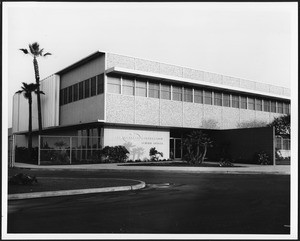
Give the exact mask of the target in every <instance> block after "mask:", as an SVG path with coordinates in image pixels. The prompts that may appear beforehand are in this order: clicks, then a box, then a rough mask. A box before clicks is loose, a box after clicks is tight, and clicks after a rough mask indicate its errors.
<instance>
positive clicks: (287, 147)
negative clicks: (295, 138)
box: [282, 139, 291, 150]
mask: <svg viewBox="0 0 300 241" xmlns="http://www.w3.org/2000/svg"><path fill="white" fill-rule="evenodd" d="M282 147H283V150H291V140H290V139H283V141H282Z"/></svg>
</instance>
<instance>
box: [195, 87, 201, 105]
mask: <svg viewBox="0 0 300 241" xmlns="http://www.w3.org/2000/svg"><path fill="white" fill-rule="evenodd" d="M194 102H195V103H200V104H203V90H199V89H198V90H197V89H195V90H194Z"/></svg>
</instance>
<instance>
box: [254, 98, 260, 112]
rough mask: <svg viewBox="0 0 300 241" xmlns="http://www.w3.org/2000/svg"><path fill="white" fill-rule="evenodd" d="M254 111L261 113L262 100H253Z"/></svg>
mask: <svg viewBox="0 0 300 241" xmlns="http://www.w3.org/2000/svg"><path fill="white" fill-rule="evenodd" d="M255 110H258V111H262V100H261V99H255Z"/></svg>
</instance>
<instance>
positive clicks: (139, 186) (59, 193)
mask: <svg viewBox="0 0 300 241" xmlns="http://www.w3.org/2000/svg"><path fill="white" fill-rule="evenodd" d="M134 181H137V182H139V184H135V185H131V186H117V187H101V188H87V189H74V190H62V191H47V192H33V193H19V194H9V195H8V200H19V199H30V198H42V197H58V196H70V195H81V194H90V193H102V192H120V191H131V190H138V189H142V188H144V187H145V186H146V183H145V182H143V181H139V180H134Z"/></svg>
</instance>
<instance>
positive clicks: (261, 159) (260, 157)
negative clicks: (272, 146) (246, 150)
mask: <svg viewBox="0 0 300 241" xmlns="http://www.w3.org/2000/svg"><path fill="white" fill-rule="evenodd" d="M256 160H257V163H258V164H260V165H269V164H270V158H269V156H268V155H267V153H266V152H264V151H260V152H258V153H257V154H256Z"/></svg>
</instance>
